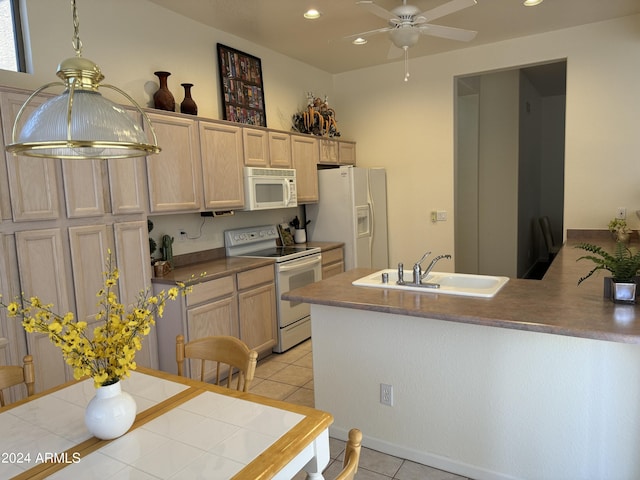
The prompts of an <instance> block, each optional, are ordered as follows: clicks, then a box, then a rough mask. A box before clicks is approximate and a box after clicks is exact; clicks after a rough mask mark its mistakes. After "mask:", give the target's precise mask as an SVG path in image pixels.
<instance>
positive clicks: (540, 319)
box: [283, 232, 640, 343]
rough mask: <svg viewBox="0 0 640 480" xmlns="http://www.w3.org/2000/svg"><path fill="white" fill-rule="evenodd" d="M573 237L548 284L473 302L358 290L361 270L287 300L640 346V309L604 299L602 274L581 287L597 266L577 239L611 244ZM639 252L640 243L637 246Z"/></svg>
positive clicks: (515, 285) (515, 286) (516, 283)
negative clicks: (592, 269)
mask: <svg viewBox="0 0 640 480" xmlns="http://www.w3.org/2000/svg"><path fill="white" fill-rule="evenodd" d="M589 235H590V232H578V233H575V234H573V233H570V235H569V240H568V241H567V243H566V244H565V246H564V247H563V248H562V249H561V251H560V253H559V254H558V256H557V257H556V259H555V260H554V262H553V263H552V265H551V267H550V268H549V270H548V271H547V273H546V275H545V276H544V278H543V279H542V280H524V279H513V278H512V279H510V280H509V282H508V283H507V284H506V285H505V286H504V287H503V288H502V290H501V291H500V292H498V294H497V295H496V296H495V297H494V298H490V299H485V298H467V297H457V296H451V295H438V294H437V293H427V292H425V293H422V292H412V291H398V290H387V289H381V288H367V287H355V286H353V285H351V282H352V281H354V280H356V279H358V278H360V277H363V276H365V275H368V274H370V273H373V272H374V271H375V270H371V269H354V270H350V271H348V272H345V273H343V274H340V275H337V276H334V277H331V278H329V279H327V280H323V281H321V282H317V283H314V284H311V285H308V286H305V287H302V288H299V289H296V290H293V291H291V292H288V293H285V294H284V295H283V298H284V299H286V300H295V301H303V302H307V303H311V304H318V305H329V306H334V307H343V308H353V309H358V310H371V311H377V312H384V313H391V314H399V315H409V316H415V317H424V318H435V319H440V320H448V321H453V322H462V323H471V324H477V325H486V326H493V327H501V328H511V329H517V330H528V331H535V332H542V333H551V334H557V335H568V336H573V337H583V338H591V339H597V340H609V341H615V342H623V343H640V307H639V306H637V305H621V304H615V303H613V302H611V301H610V300H608V299H606V298H604V297H603V279H604V277H606V276H607V273H608V272H604V271H601V272H597V273H596V274H594V275H593V276H592V277H591V278H589V279H588V280H586V281H585V282H583V283H582V284H581V285H580V286H577V282H578V278H580V277H581V276H583V275H585V274H586V273H587V272H588V271H589V270H590V269H591V268H592V267H593V264H592V263H591V262H589V261H586V260H583V261H580V262H576V260H577V258H578V257H580V256H581V255H583V254H585V253H586V252H584V251H583V250H579V249H575V248H573V246H574V245H575V244H576V243H577V242H578V241H587V242H591V243H598V244H602V245H603V246H608V245H609V244H610V243H611V242H610V241H609V240H607V238H608V237H603V236H601V235H600V232H595V233H594V236H593V237H591V236H589ZM632 246H635V247H637V244H636V245H632Z"/></svg>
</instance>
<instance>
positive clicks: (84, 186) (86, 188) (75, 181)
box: [62, 160, 105, 218]
mask: <svg viewBox="0 0 640 480" xmlns="http://www.w3.org/2000/svg"><path fill="white" fill-rule="evenodd" d="M104 168H105V164H104V162H103V161H102V160H81V161H78V160H62V179H63V181H64V196H65V203H66V206H67V218H82V217H100V216H102V215H104V214H105V206H104V188H103V185H102V179H103V178H104V175H103V169H104Z"/></svg>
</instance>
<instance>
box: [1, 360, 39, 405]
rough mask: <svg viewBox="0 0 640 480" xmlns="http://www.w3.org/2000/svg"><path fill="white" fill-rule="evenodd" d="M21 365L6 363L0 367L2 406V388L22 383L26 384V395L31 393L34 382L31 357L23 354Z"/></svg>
mask: <svg viewBox="0 0 640 480" xmlns="http://www.w3.org/2000/svg"><path fill="white" fill-rule="evenodd" d="M23 362H24V365H23V366H22V367H20V366H17V365H7V366H1V367H0V407H4V395H3V394H2V390H4V389H5V388H9V387H13V386H14V385H20V384H21V383H24V384H25V385H26V386H27V396H29V397H30V396H31V395H33V391H34V386H35V383H36V372H35V368H34V366H33V357H32V356H31V355H25V357H24V359H23Z"/></svg>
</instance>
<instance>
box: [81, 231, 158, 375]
mask: <svg viewBox="0 0 640 480" xmlns="http://www.w3.org/2000/svg"><path fill="white" fill-rule="evenodd" d="M113 233H114V239H115V259H116V264H117V265H118V270H119V271H120V279H119V281H118V289H119V291H118V293H119V295H120V303H122V304H123V305H133V304H135V303H136V300H137V298H138V294H139V293H140V291H144V290H146V289H147V288H150V286H151V262H150V261H149V258H150V254H149V235H148V230H147V221H146V220H134V221H129V222H119V223H116V224H114V226H113ZM94 298H95V295H94ZM157 320H158V321H163V320H162V319H157ZM136 363H137V364H138V365H141V366H143V367H149V368H158V340H157V331H156V328H155V327H154V328H152V329H151V332H149V335H147V336H146V337H144V338H143V339H142V350H140V351H139V352H138V353H136Z"/></svg>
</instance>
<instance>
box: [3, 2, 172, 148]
mask: <svg viewBox="0 0 640 480" xmlns="http://www.w3.org/2000/svg"><path fill="white" fill-rule="evenodd" d="M71 5H72V10H73V27H74V32H73V48H74V50H75V51H76V56H75V57H72V58H68V59H66V60H63V61H62V62H61V63H60V65H59V66H58V71H57V73H56V75H57V76H58V77H59V78H60V79H61V80H62V82H53V83H49V84H47V85H44V86H42V87H40V88H39V89H38V90H36V91H35V92H33V93H32V94H31V96H29V98H28V99H27V101H26V102H25V103H24V105H22V108H20V110H19V111H18V114H17V116H16V119H15V123H14V125H13V134H12V142H11V143H10V144H9V145H7V146H6V150H7V151H9V152H11V153H13V154H15V155H26V156H30V157H44V158H64V159H109V158H131V157H139V156H144V155H150V154H154V153H158V152H160V147H158V141H157V138H156V134H155V132H154V131H153V126H152V125H151V121H150V120H149V117H148V116H147V114H146V113H145V112H144V111H143V110H142V109H141V108H140V106H138V104H137V103H136V102H135V100H133V98H131V96H129V95H128V94H127V93H125V92H124V91H122V90H121V89H119V88H117V87H114V86H113V85H106V84H100V82H101V81H102V80H103V79H104V75H103V74H102V72H101V71H100V68H99V67H98V66H97V65H96V64H95V63H93V62H92V61H91V60H88V59H86V58H83V57H82V42H81V41H80V37H79V21H78V12H77V8H76V1H75V0H71ZM60 86H62V87H64V91H63V92H62V93H61V94H60V95H58V96H56V97H53V98H51V99H49V100H47V101H46V102H44V103H43V104H42V105H40V106H39V107H38V108H36V109H35V111H34V112H33V113H32V114H31V115H30V116H29V117H28V118H27V120H26V121H25V122H24V125H22V127H21V128H20V124H21V119H22V117H23V114H24V113H25V112H26V109H27V106H28V105H29V104H30V103H31V100H32V99H34V98H35V97H36V96H37V95H38V94H40V93H42V92H43V91H45V90H46V89H49V88H51V87H60ZM105 88H106V89H111V90H114V91H115V92H117V93H119V94H120V95H122V96H123V97H124V98H126V99H127V101H128V102H129V103H130V104H132V105H133V107H135V109H136V110H137V111H138V113H140V114H141V117H142V119H143V122H145V123H146V125H147V126H148V133H149V134H150V135H147V132H145V129H144V128H143V126H142V125H141V124H139V123H137V122H136V121H135V120H134V116H133V115H131V112H129V111H128V110H127V109H126V108H124V107H123V106H122V105H118V104H117V103H114V102H112V101H110V100H108V99H106V98H104V97H103V96H102V94H101V93H100V92H99V91H98V90H99V89H105ZM149 136H150V137H151V139H152V142H149Z"/></svg>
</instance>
